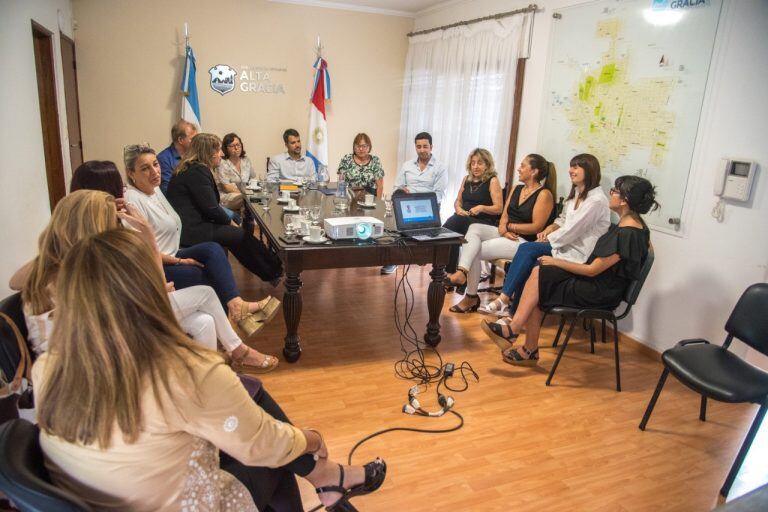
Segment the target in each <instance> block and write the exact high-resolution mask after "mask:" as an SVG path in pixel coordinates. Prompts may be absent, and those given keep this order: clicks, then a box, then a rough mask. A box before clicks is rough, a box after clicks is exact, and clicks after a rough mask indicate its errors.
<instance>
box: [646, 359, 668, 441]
mask: <svg viewBox="0 0 768 512" xmlns="http://www.w3.org/2000/svg"><path fill="white" fill-rule="evenodd" d="M668 376H669V370H668V369H667V368H664V371H663V372H661V377H659V383H658V384H656V390H654V392H653V396H652V397H651V401H650V402H648V407H647V408H646V409H645V414H643V419H642V421H641V422H640V430H645V425H646V424H647V423H648V419H650V417H651V413H652V412H653V408H654V407H656V400H658V399H659V395H660V394H661V389H662V388H663V387H664V383H665V382H666V380H667V377H668Z"/></svg>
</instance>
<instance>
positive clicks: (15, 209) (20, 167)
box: [0, 0, 72, 297]
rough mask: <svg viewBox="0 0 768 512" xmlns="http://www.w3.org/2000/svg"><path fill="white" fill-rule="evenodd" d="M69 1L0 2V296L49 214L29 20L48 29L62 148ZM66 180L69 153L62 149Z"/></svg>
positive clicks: (28, 255) (29, 254) (64, 142)
mask: <svg viewBox="0 0 768 512" xmlns="http://www.w3.org/2000/svg"><path fill="white" fill-rule="evenodd" d="M71 19H72V6H71V3H70V1H69V0H32V1H25V0H0V69H2V70H4V72H3V80H0V154H3V155H5V157H4V158H2V159H0V242H1V243H2V244H3V247H2V250H0V297H5V296H6V295H8V293H9V292H10V290H9V288H8V279H9V278H10V276H11V274H12V273H13V272H14V271H15V270H16V269H17V268H18V267H20V266H21V265H22V264H23V263H24V262H26V261H27V260H29V259H31V258H32V257H33V256H34V255H35V254H36V253H37V236H38V234H39V233H40V232H41V231H42V230H43V228H44V227H45V225H46V224H47V223H48V219H49V218H50V214H51V211H50V204H49V201H48V181H47V178H46V173H45V157H44V155H43V135H42V128H41V125H40V105H39V102H38V98H37V75H36V73H35V58H34V49H33V45H32V23H31V20H34V21H35V22H37V23H38V24H40V25H42V26H43V27H45V28H46V29H48V30H50V31H51V32H53V44H54V59H53V60H54V65H55V69H56V89H57V96H58V107H59V123H60V127H59V128H60V130H61V134H62V148H63V150H65V149H66V148H67V147H68V137H67V119H66V111H65V106H64V88H63V87H64V86H63V84H64V80H63V77H62V72H61V50H60V47H59V44H60V36H59V34H60V32H59V23H61V25H62V27H61V32H63V33H64V34H65V35H67V36H68V37H70V38H71V37H72V23H71ZM63 158H64V171H65V174H66V177H67V182H68V181H69V176H70V174H71V172H70V165H69V152H68V151H63Z"/></svg>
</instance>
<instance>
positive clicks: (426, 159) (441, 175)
mask: <svg viewBox="0 0 768 512" xmlns="http://www.w3.org/2000/svg"><path fill="white" fill-rule="evenodd" d="M414 143H415V144H416V155H417V157H416V160H408V161H406V162H404V163H403V165H402V166H401V167H400V172H399V173H397V178H395V191H398V190H402V191H403V192H405V193H406V194H411V193H417V192H434V193H435V195H437V204H438V205H439V204H440V203H442V202H443V197H445V189H446V187H447V186H448V169H446V167H445V165H443V164H442V163H440V162H439V161H438V160H437V159H436V158H435V157H434V155H433V154H432V136H431V135H430V134H429V133H427V132H421V133H419V134H417V135H416V138H415V139H414ZM438 209H439V207H438ZM396 268H397V265H385V266H383V267H381V273H382V274H391V273H393V272H394V271H395V269H396Z"/></svg>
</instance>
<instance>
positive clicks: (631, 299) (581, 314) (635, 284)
mask: <svg viewBox="0 0 768 512" xmlns="http://www.w3.org/2000/svg"><path fill="white" fill-rule="evenodd" d="M654 258H655V256H654V252H653V246H651V247H649V248H648V255H647V256H646V257H645V261H644V262H643V266H642V268H641V269H640V275H639V276H638V277H637V279H635V280H634V281H632V282H630V283H629V286H627V291H626V292H624V303H625V304H626V306H625V308H624V311H623V312H622V313H621V314H620V315H618V316H616V313H615V311H614V310H612V309H578V308H568V307H563V306H556V307H553V308H549V309H547V310H546V311H545V314H547V315H549V314H554V315H560V326H559V327H558V329H557V334H556V335H555V340H554V342H553V343H552V346H553V347H556V346H557V344H558V341H559V340H560V335H561V334H562V332H563V327H564V326H565V321H566V320H567V319H569V318H570V320H571V322H570V325H569V326H568V331H567V333H566V335H565V340H563V344H562V346H561V347H560V350H559V351H558V353H557V357H556V358H555V363H554V364H553V365H552V369H551V370H549V376H548V377H547V386H549V385H550V383H551V382H552V377H554V375H555V370H557V365H558V364H560V358H562V357H563V352H565V348H566V347H567V346H568V341H569V340H570V339H571V335H572V334H573V328H574V327H575V326H576V322H577V321H578V320H581V321H583V322H586V321H589V322H590V329H589V331H590V339H589V346H590V352H591V353H593V354H594V353H595V329H594V326H593V325H591V322H592V320H602V322H603V342H605V321H606V320H608V321H610V322H611V323H612V324H613V346H614V355H615V359H616V391H621V369H620V367H619V327H618V321H619V320H621V319H622V318H624V317H626V316H627V315H628V314H629V312H630V311H631V310H632V306H633V305H634V304H635V302H637V297H638V296H639V295H640V290H642V288H643V284H644V283H645V279H646V278H647V277H648V274H649V273H650V272H651V267H652V266H653V260H654ZM542 321H543V320H542Z"/></svg>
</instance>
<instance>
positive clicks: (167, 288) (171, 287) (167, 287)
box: [165, 281, 176, 293]
mask: <svg viewBox="0 0 768 512" xmlns="http://www.w3.org/2000/svg"><path fill="white" fill-rule="evenodd" d="M165 291H166V292H168V293H171V292H175V291H176V287H175V286H174V285H173V281H168V282H167V283H165Z"/></svg>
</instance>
